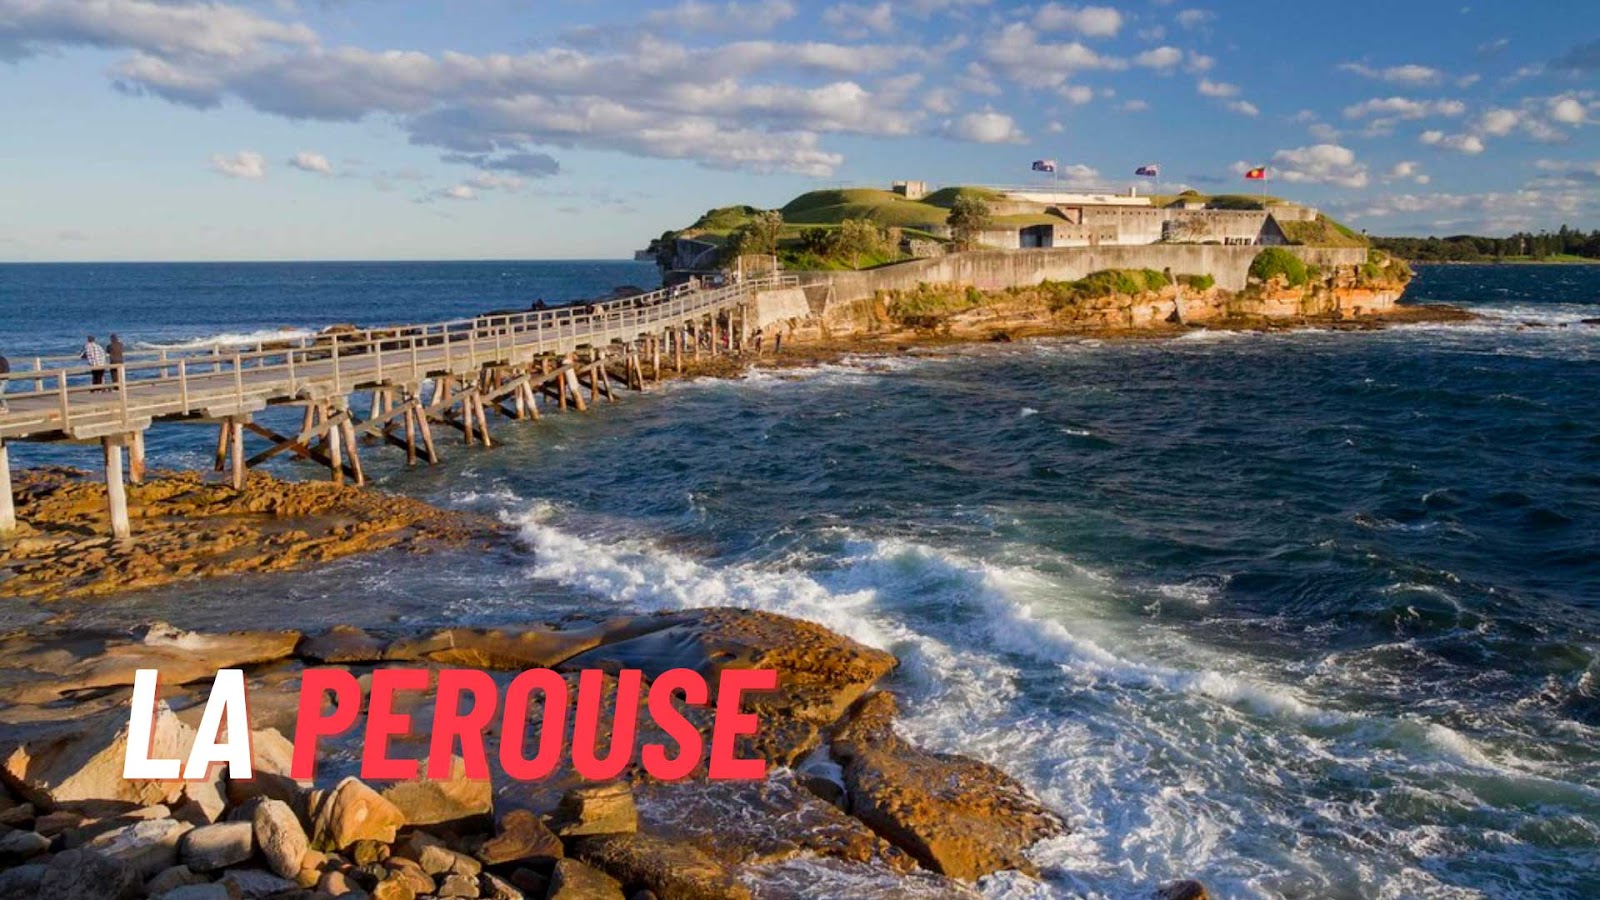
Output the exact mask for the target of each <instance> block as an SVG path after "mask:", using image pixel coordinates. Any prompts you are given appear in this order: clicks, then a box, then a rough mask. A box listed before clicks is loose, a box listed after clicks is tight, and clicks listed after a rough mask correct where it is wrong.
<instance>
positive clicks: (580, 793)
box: [553, 781, 639, 837]
mask: <svg viewBox="0 0 1600 900" xmlns="http://www.w3.org/2000/svg"><path fill="white" fill-rule="evenodd" d="M638 828H639V812H638V810H637V809H636V808H635V807H634V803H633V790H632V789H631V788H630V787H628V785H627V784H625V783H623V782H620V781H618V782H611V783H609V784H592V785H584V786H581V787H576V788H573V789H572V790H570V791H567V793H566V795H565V796H563V797H562V798H561V807H560V809H558V810H557V811H556V816H555V821H554V823H553V830H554V831H555V833H556V834H559V835H561V836H562V837H576V836H579V835H586V834H627V833H630V832H633V831H636V830H638Z"/></svg>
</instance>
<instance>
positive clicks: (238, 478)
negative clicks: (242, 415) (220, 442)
mask: <svg viewBox="0 0 1600 900" xmlns="http://www.w3.org/2000/svg"><path fill="white" fill-rule="evenodd" d="M227 427H228V431H229V437H228V442H229V443H230V444H231V445H232V447H233V478H232V482H233V489H234V490H236V491H242V490H244V481H245V472H246V470H245V459H244V425H243V424H242V423H241V422H240V421H239V417H238V416H229V417H228V421H227Z"/></svg>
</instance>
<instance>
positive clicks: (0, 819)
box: [0, 803, 34, 828]
mask: <svg viewBox="0 0 1600 900" xmlns="http://www.w3.org/2000/svg"><path fill="white" fill-rule="evenodd" d="M33 819H34V810H33V804H32V803H18V804H17V805H15V806H12V807H9V808H7V809H4V810H0V825H4V826H6V827H7V828H27V827H28V826H29V825H31V824H33Z"/></svg>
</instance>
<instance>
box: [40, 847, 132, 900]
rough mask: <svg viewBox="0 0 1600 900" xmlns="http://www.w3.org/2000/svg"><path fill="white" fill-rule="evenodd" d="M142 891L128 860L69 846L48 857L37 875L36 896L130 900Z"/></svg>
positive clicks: (45, 899)
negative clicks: (41, 871) (44, 866)
mask: <svg viewBox="0 0 1600 900" xmlns="http://www.w3.org/2000/svg"><path fill="white" fill-rule="evenodd" d="M142 893H143V885H142V884H141V883H140V881H139V874H138V873H137V872H135V871H134V870H133V867H132V866H130V865H128V864H127V863H125V862H123V861H121V860H118V859H112V858H111V857H109V856H106V855H105V854H102V853H96V852H95V851H93V850H82V849H80V850H68V851H66V852H65V853H58V854H56V855H55V857H54V858H52V859H51V860H50V865H49V867H48V868H46V869H45V871H44V875H43V876H42V877H41V878H40V879H39V894H38V898H39V900H133V898H135V897H138V896H139V895H140V894H142Z"/></svg>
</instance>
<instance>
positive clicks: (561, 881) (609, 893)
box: [547, 859, 623, 900]
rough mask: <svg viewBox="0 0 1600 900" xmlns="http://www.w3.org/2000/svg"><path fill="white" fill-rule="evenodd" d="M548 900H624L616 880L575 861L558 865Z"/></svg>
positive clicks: (551, 878)
mask: <svg viewBox="0 0 1600 900" xmlns="http://www.w3.org/2000/svg"><path fill="white" fill-rule="evenodd" d="M547 900H623V894H622V885H620V884H618V883H617V880H616V879H615V878H612V877H611V876H610V875H607V874H606V873H604V872H601V871H600V870H598V869H595V868H593V867H592V866H587V865H584V864H583V863H581V862H578V861H577V860H575V859H563V860H561V861H559V862H557V863H556V869H555V872H554V874H552V875H551V876H550V893H549V895H548V898H547Z"/></svg>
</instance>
